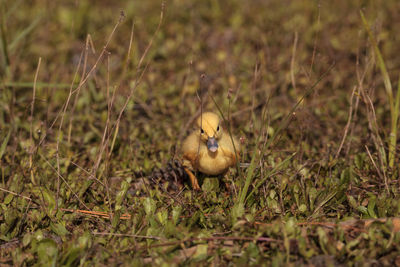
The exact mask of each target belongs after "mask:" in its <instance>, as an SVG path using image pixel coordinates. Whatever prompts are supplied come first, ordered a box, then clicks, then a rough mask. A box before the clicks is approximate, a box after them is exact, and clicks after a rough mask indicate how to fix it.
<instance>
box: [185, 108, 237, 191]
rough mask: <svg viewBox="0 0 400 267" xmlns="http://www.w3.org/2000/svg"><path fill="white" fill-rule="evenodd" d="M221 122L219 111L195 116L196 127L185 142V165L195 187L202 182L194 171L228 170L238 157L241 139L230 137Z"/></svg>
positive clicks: (220, 172) (212, 172)
mask: <svg viewBox="0 0 400 267" xmlns="http://www.w3.org/2000/svg"><path fill="white" fill-rule="evenodd" d="M220 122H221V120H220V118H219V116H218V115H217V114H215V113H213V112H204V113H203V114H201V115H200V116H199V117H198V119H197V120H196V128H197V129H196V130H194V131H193V132H192V133H191V134H190V135H189V136H188V137H186V139H185V140H184V141H183V143H182V153H183V166H184V168H185V171H186V173H187V174H188V176H189V178H190V181H191V184H192V188H193V189H194V190H200V186H199V183H198V181H197V178H196V176H195V175H194V174H193V172H192V171H199V172H201V173H204V174H207V175H213V176H216V175H220V174H225V173H226V172H227V171H228V169H229V167H232V166H235V164H236V161H237V160H238V159H239V151H240V145H239V142H238V141H237V139H236V138H235V137H233V136H232V139H231V137H230V135H229V134H228V133H226V132H225V131H224V129H223V128H222V126H221V125H220ZM235 151H236V152H235Z"/></svg>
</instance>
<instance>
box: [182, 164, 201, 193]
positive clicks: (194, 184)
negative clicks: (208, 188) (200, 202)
mask: <svg viewBox="0 0 400 267" xmlns="http://www.w3.org/2000/svg"><path fill="white" fill-rule="evenodd" d="M185 172H186V173H187V175H189V179H190V182H191V183H192V188H193V189H194V190H200V186H199V182H198V181H197V178H196V176H195V175H194V174H193V173H192V171H191V170H189V168H187V167H185Z"/></svg>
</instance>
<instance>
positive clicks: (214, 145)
mask: <svg viewBox="0 0 400 267" xmlns="http://www.w3.org/2000/svg"><path fill="white" fill-rule="evenodd" d="M207 148H208V150H210V151H211V152H215V151H217V149H218V142H217V140H216V139H215V138H214V137H209V138H208V141H207Z"/></svg>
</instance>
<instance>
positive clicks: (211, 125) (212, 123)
mask: <svg viewBox="0 0 400 267" xmlns="http://www.w3.org/2000/svg"><path fill="white" fill-rule="evenodd" d="M196 125H197V126H198V128H199V133H200V140H201V141H202V142H204V143H205V144H206V145H207V148H208V150H209V151H211V152H213V153H214V152H216V151H217V150H218V140H219V139H220V138H221V136H222V127H221V126H220V119H219V116H218V115H217V114H215V113H213V112H204V113H203V114H201V115H200V116H199V118H198V119H197V122H196Z"/></svg>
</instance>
